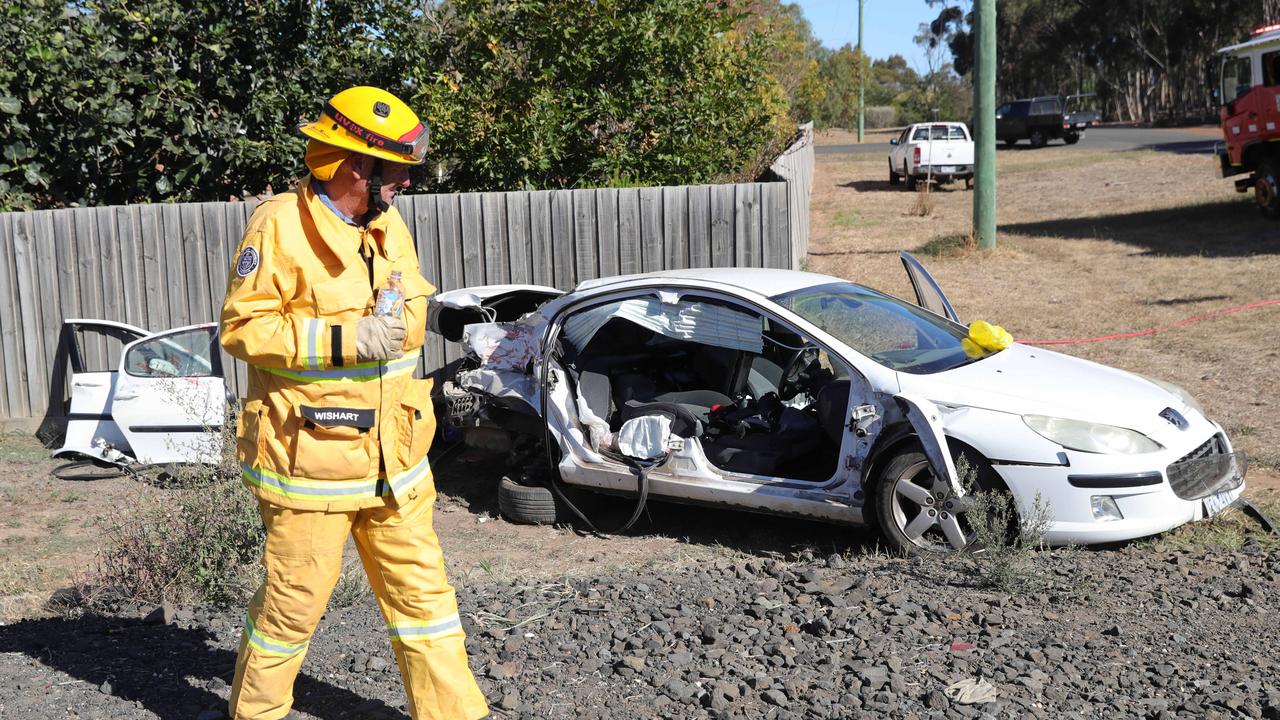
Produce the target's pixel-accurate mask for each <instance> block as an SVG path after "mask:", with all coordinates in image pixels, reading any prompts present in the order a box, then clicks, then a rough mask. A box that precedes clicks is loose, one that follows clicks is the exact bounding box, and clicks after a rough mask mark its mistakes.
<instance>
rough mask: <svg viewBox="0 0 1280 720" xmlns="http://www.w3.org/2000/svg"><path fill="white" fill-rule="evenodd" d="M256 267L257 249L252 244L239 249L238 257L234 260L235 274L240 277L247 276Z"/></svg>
mask: <svg viewBox="0 0 1280 720" xmlns="http://www.w3.org/2000/svg"><path fill="white" fill-rule="evenodd" d="M257 269H258V249H257V248H255V247H253V246H252V245H250V246H248V247H246V248H245V249H244V250H241V251H240V258H239V259H238V260H236V274H237V275H239V276H240V277H248V276H249V273H251V272H253V271H254V270H257Z"/></svg>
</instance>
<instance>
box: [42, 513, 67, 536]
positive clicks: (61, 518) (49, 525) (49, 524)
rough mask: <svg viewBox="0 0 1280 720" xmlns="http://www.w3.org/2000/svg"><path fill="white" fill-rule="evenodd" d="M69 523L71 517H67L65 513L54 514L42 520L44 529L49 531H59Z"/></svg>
mask: <svg viewBox="0 0 1280 720" xmlns="http://www.w3.org/2000/svg"><path fill="white" fill-rule="evenodd" d="M70 523H71V518H69V517H67V516H66V515H54V516H53V517H51V518H49V519H47V520H45V521H44V527H45V529H46V530H48V531H49V532H51V533H60V532H62V531H63V530H65V529H66V527H67V525H68V524H70Z"/></svg>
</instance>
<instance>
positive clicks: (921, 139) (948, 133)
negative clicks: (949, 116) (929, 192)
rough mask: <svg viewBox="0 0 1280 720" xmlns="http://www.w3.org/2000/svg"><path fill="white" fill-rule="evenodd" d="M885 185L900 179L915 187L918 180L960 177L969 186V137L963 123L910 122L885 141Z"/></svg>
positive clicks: (943, 179)
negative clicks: (887, 146) (887, 171)
mask: <svg viewBox="0 0 1280 720" xmlns="http://www.w3.org/2000/svg"><path fill="white" fill-rule="evenodd" d="M889 144H890V145H892V146H893V149H892V150H890V151H889V184H890V185H897V184H898V183H899V182H901V181H902V180H903V179H904V178H905V179H906V181H907V189H908V190H915V189H916V183H917V182H919V181H920V180H925V181H926V182H927V181H928V180H936V181H938V182H950V181H952V180H964V181H965V187H967V188H971V187H973V138H972V137H971V136H970V135H969V128H967V127H965V124H964V123H958V122H935V123H918V124H916V125H910V126H908V127H907V129H906V130H903V131H902V134H901V135H899V136H898V137H896V138H894V139H892V140H890V141H889Z"/></svg>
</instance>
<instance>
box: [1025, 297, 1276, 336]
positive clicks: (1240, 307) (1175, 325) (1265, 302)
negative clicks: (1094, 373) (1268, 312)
mask: <svg viewBox="0 0 1280 720" xmlns="http://www.w3.org/2000/svg"><path fill="white" fill-rule="evenodd" d="M1267 305H1280V298H1275V299H1273V300H1262V301H1261V302H1256V303H1249V304H1248V305H1238V306H1236V307H1233V308H1227V309H1226V310H1218V311H1217V312H1211V313H1206V314H1204V315H1196V316H1195V317H1189V318H1186V319H1185V320H1179V321H1178V322H1176V323H1173V324H1172V325H1161V326H1160V327H1157V328H1152V329H1150V330H1139V331H1138V332H1130V333H1117V334H1115V335H1100V336H1098V337H1091V338H1076V339H1073V340H1019V341H1018V342H1020V343H1022V344H1023V345H1076V344H1078V343H1091V342H1102V341H1103V340H1122V339H1124V338H1135V337H1142V336H1144V335H1155V334H1156V333H1158V332H1164V331H1165V330H1172V329H1173V328H1178V327H1182V326H1184V325H1190V324H1191V323H1197V322H1200V321H1201V320H1211V319H1213V318H1216V317H1222V316H1223V315H1230V314H1231V313H1238V312H1240V311H1242V310H1253V309H1256V308H1260V307H1266V306H1267Z"/></svg>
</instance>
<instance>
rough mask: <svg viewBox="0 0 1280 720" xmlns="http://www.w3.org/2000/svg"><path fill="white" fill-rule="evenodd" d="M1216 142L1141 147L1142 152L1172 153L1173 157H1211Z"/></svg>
mask: <svg viewBox="0 0 1280 720" xmlns="http://www.w3.org/2000/svg"><path fill="white" fill-rule="evenodd" d="M1217 143H1218V141H1217V140H1188V141H1183V142H1168V143H1155V144H1154V145H1143V146H1142V147H1141V148H1140V149H1142V150H1155V151H1156V152H1166V153H1173V154H1175V155H1212V154H1213V146H1214V145H1216V144H1217Z"/></svg>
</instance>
